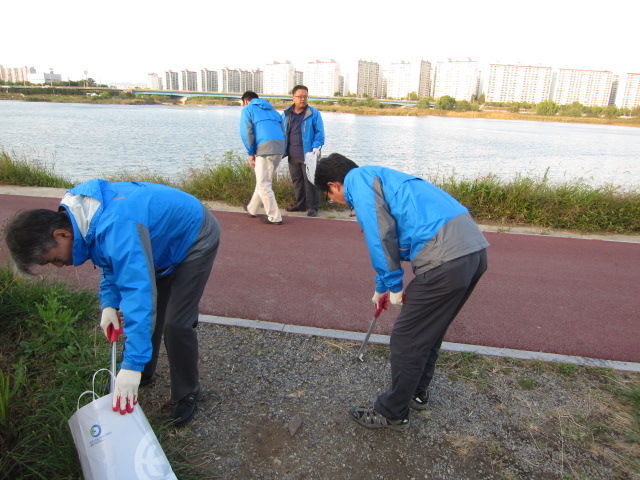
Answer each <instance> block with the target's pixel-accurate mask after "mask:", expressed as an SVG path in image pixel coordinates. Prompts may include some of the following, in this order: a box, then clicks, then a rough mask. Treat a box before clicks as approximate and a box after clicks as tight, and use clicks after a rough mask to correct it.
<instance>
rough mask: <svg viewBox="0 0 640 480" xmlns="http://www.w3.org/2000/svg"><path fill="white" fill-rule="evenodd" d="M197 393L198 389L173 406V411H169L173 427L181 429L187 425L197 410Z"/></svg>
mask: <svg viewBox="0 0 640 480" xmlns="http://www.w3.org/2000/svg"><path fill="white" fill-rule="evenodd" d="M199 393H200V388H198V389H197V390H196V391H195V392H192V393H190V394H189V395H187V396H186V397H184V398H183V399H182V400H180V401H178V402H176V403H174V404H173V410H171V418H172V419H173V420H174V423H173V425H175V426H176V427H182V426H184V425H186V424H187V423H189V421H190V420H191V419H192V418H193V414H194V413H196V410H197V408H198V395H199Z"/></svg>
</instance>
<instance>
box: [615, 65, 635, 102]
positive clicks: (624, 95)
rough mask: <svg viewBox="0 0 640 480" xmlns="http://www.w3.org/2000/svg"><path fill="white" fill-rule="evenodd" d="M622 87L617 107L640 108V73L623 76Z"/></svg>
mask: <svg viewBox="0 0 640 480" xmlns="http://www.w3.org/2000/svg"><path fill="white" fill-rule="evenodd" d="M620 86H621V89H620V91H619V92H618V101H617V105H618V106H619V107H620V108H636V107H640V73H627V74H625V75H623V76H622V79H621V82H620Z"/></svg>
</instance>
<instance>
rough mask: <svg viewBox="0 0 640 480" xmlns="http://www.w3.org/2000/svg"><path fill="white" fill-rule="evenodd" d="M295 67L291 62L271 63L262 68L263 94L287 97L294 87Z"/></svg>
mask: <svg viewBox="0 0 640 480" xmlns="http://www.w3.org/2000/svg"><path fill="white" fill-rule="evenodd" d="M295 72H296V69H295V67H294V66H293V65H292V64H291V62H289V61H287V62H285V63H279V62H273V63H268V64H267V65H265V66H264V73H263V82H264V84H263V92H262V93H267V94H273V95H288V94H290V93H291V90H292V89H293V87H294V80H295Z"/></svg>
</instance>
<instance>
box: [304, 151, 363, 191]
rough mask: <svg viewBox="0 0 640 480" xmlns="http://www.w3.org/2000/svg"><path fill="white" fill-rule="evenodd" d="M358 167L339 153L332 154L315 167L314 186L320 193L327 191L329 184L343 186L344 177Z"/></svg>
mask: <svg viewBox="0 0 640 480" xmlns="http://www.w3.org/2000/svg"><path fill="white" fill-rule="evenodd" d="M354 168H358V165H357V164H356V163H355V162H354V161H353V160H350V159H348V158H347V157H345V156H344V155H341V154H339V153H332V154H331V155H329V156H328V157H323V158H322V159H320V161H319V162H318V165H317V166H316V176H315V179H314V182H313V183H314V184H315V185H316V187H318V189H320V191H321V192H324V193H327V192H328V191H329V186H328V185H327V184H328V183H329V182H339V183H342V184H344V177H346V176H347V173H349V172H350V171H351V170H353V169H354Z"/></svg>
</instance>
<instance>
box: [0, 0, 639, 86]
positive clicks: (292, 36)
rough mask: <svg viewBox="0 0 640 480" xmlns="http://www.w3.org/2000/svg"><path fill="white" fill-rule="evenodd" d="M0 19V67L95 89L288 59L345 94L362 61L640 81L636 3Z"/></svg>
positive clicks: (37, 14)
mask: <svg viewBox="0 0 640 480" xmlns="http://www.w3.org/2000/svg"><path fill="white" fill-rule="evenodd" d="M220 3H221V4H220ZM229 3H233V5H228V4H229ZM198 5H201V6H198ZM0 13H1V15H2V22H1V24H0V32H1V38H2V39H3V41H2V44H1V45H0V65H3V66H4V67H22V66H28V67H32V66H33V67H36V68H37V69H38V70H40V71H42V70H48V69H49V68H53V70H54V72H55V73H59V74H61V75H62V78H63V80H67V79H72V80H76V79H82V78H84V70H85V69H86V70H87V71H88V76H89V77H92V78H94V79H95V80H96V81H97V82H99V83H113V82H138V83H144V84H146V82H147V74H148V73H152V72H156V73H162V72H164V71H165V70H169V69H173V70H182V69H191V70H199V69H202V68H209V69H215V68H223V67H229V68H244V69H255V68H262V67H263V66H264V64H266V63H271V62H273V61H278V62H284V61H286V60H290V61H291V62H292V63H293V64H294V65H295V66H296V68H297V69H298V70H302V68H303V66H304V64H305V63H307V62H310V61H315V60H323V61H326V60H330V59H335V60H336V61H337V62H339V63H340V64H341V67H342V70H343V73H351V76H352V78H351V84H352V85H355V81H356V79H355V67H356V65H357V61H358V59H362V60H370V61H374V62H378V63H380V64H382V66H383V67H384V66H386V65H387V64H388V63H391V62H398V61H401V60H404V61H410V62H419V60H420V59H425V60H430V61H432V62H436V61H439V60H446V59H447V58H451V59H452V60H466V59H467V58H471V59H472V60H477V61H478V62H480V63H481V64H484V63H489V62H503V63H506V62H512V63H522V64H529V65H542V66H551V67H569V68H587V69H594V70H598V69H603V70H611V71H613V72H614V73H620V74H622V73H628V72H634V73H639V72H640V55H639V54H638V51H637V42H638V40H637V32H636V29H637V25H636V24H637V21H636V20H637V18H638V13H640V1H638V0H610V1H608V2H606V3H603V2H585V1H584V0H581V1H577V0H537V1H535V2H517V1H514V0H485V1H480V2H478V1H467V0H448V1H438V2H434V1H433V0H405V1H403V0H400V1H398V2H382V3H377V2H372V1H371V0H368V1H366V2H365V1H359V0H351V1H349V0H322V1H317V2H303V1H293V0H280V1H278V0H276V1H265V2H257V1H255V0H246V1H245V2H216V1H211V0H207V1H206V2H205V1H199V0H197V1H194V2H171V3H169V2H160V1H157V0H156V1H149V0H138V1H137V2H131V1H128V0H127V1H123V0H110V1H107V2H96V1H89V2H87V1H86V0H85V1H79V0H66V1H65V2H54V1H42V0H33V1H29V2H26V3H24V2H15V1H14V2H4V3H3V6H2V10H1V12H0ZM625 19H627V20H628V23H627V22H626V21H625ZM352 89H353V88H352Z"/></svg>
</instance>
